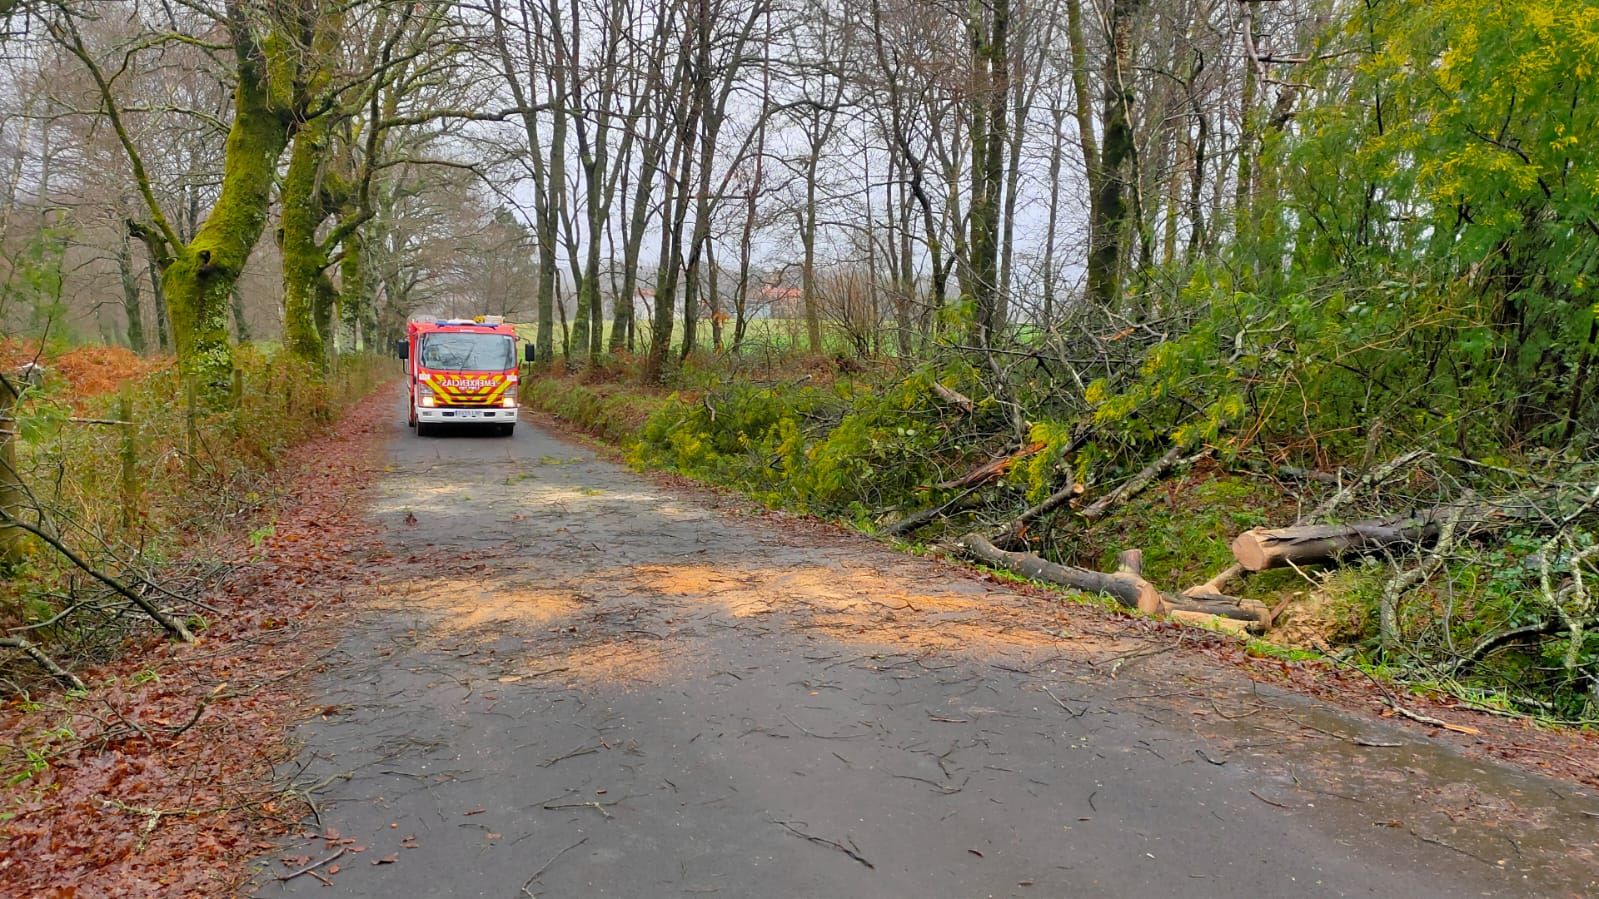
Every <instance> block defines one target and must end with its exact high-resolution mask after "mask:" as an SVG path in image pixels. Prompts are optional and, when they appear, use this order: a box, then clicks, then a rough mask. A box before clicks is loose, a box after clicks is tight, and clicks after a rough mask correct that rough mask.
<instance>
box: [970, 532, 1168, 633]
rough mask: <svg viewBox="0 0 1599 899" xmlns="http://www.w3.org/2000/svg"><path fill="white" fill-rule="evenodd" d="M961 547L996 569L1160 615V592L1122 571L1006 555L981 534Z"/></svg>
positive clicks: (1012, 553)
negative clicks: (1107, 571)
mask: <svg viewBox="0 0 1599 899" xmlns="http://www.w3.org/2000/svg"><path fill="white" fill-rule="evenodd" d="M960 546H961V547H962V548H963V549H965V550H966V552H967V553H968V554H970V555H971V556H972V557H973V558H976V559H978V560H979V561H982V562H987V563H988V564H990V565H993V566H995V567H997V568H1004V569H1007V570H1009V571H1014V572H1016V573H1017V574H1020V575H1023V576H1025V577H1030V578H1033V579H1035V580H1040V581H1048V582H1049V583H1052V584H1060V585H1061V586H1065V587H1073V588H1075V589H1078V590H1082V591H1084V592H1085V593H1103V594H1106V595H1108V596H1113V597H1115V598H1116V601H1117V602H1119V603H1121V604H1122V605H1124V606H1127V607H1128V608H1136V609H1139V610H1140V611H1148V612H1150V613H1152V614H1153V613H1155V612H1158V611H1160V605H1159V603H1160V591H1159V590H1156V589H1155V588H1154V586H1153V585H1151V584H1150V583H1149V582H1148V581H1146V580H1144V579H1143V577H1142V576H1140V575H1138V574H1136V573H1134V572H1130V571H1126V570H1120V571H1117V572H1115V573H1113V574H1106V573H1105V572H1103V571H1091V570H1089V569H1087V568H1077V567H1075V566H1072V565H1062V564H1060V563H1058V562H1051V561H1049V560H1048V559H1045V558H1042V557H1040V556H1036V555H1033V554H1032V553H1018V552H1007V551H1006V550H1003V549H1000V548H999V547H997V546H995V545H994V544H992V543H990V542H988V540H987V538H985V537H983V536H982V535H980V534H967V535H966V536H965V537H962V538H961V540H960Z"/></svg>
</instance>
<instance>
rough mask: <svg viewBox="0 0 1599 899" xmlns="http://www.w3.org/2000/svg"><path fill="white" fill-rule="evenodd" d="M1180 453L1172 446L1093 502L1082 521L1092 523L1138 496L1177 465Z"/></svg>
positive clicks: (1180, 448)
mask: <svg viewBox="0 0 1599 899" xmlns="http://www.w3.org/2000/svg"><path fill="white" fill-rule="evenodd" d="M1182 452H1183V449H1182V447H1180V446H1174V447H1172V448H1171V449H1169V450H1167V451H1166V454H1165V455H1163V456H1161V457H1160V458H1159V459H1156V460H1155V461H1154V462H1151V463H1150V464H1149V465H1148V466H1146V467H1145V468H1144V469H1143V470H1142V471H1140V472H1139V473H1138V474H1135V475H1133V476H1132V477H1130V478H1128V479H1127V480H1125V481H1123V482H1122V483H1121V484H1120V485H1118V486H1117V487H1116V489H1114V490H1112V491H1110V492H1109V493H1107V494H1105V495H1104V496H1102V497H1100V498H1099V499H1096V500H1094V502H1093V503H1092V504H1091V505H1089V506H1088V508H1086V509H1084V510H1083V519H1084V520H1086V521H1094V520H1095V519H1098V518H1102V517H1104V515H1105V513H1106V512H1109V511H1110V509H1111V507H1112V506H1114V505H1116V504H1117V503H1119V502H1121V501H1122V500H1124V499H1127V498H1129V497H1132V496H1136V495H1138V494H1139V493H1140V492H1142V491H1143V489H1144V488H1145V487H1148V486H1149V485H1150V483H1151V482H1153V481H1154V480H1155V479H1156V478H1158V477H1160V476H1161V475H1163V474H1165V473H1166V470H1167V469H1168V468H1171V467H1172V466H1173V465H1175V464H1176V463H1177V458H1178V457H1179V456H1181V455H1182Z"/></svg>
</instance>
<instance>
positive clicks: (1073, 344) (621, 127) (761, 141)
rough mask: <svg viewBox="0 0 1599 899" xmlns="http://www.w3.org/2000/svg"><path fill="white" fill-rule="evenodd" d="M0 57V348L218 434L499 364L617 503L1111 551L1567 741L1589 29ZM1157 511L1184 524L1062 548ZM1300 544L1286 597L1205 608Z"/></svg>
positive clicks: (141, 0) (476, 29)
mask: <svg viewBox="0 0 1599 899" xmlns="http://www.w3.org/2000/svg"><path fill="white" fill-rule="evenodd" d="M0 13H3V14H4V22H5V33H4V37H3V38H0V67H3V69H0V70H3V72H4V74H3V76H0V78H3V83H4V84H5V85H6V88H7V89H6V90H4V91H0V188H3V190H0V251H3V258H0V279H3V281H0V323H3V328H4V331H5V333H6V334H8V335H12V336H14V337H16V338H19V339H23V340H27V341H32V342H34V344H33V345H66V344H73V343H82V342H104V343H115V344H123V345H125V346H127V347H129V348H130V349H131V350H133V351H135V352H137V353H143V354H157V355H159V354H166V353H170V354H173V355H175V357H176V359H177V363H178V368H179V374H178V375H177V376H176V380H175V382H174V383H175V384H177V385H178V387H176V388H174V390H175V392H176V391H177V390H181V391H182V394H183V395H185V396H188V397H190V406H191V408H199V409H200V410H202V411H206V410H209V412H211V413H213V414H216V415H222V414H225V413H226V411H227V409H228V408H229V405H230V404H237V403H238V402H239V401H240V399H239V398H240V395H241V390H240V388H239V386H238V384H239V377H238V376H237V375H236V374H235V372H236V371H239V370H240V366H241V365H242V366H244V368H245V369H246V370H249V371H258V370H259V368H253V369H252V368H250V366H260V365H261V364H262V363H260V362H259V361H255V360H257V357H258V356H259V354H260V353H262V352H270V353H277V354H279V356H278V358H283V359H285V360H289V362H288V363H285V364H290V363H292V364H294V365H302V366H305V369H306V371H307V372H308V375H307V377H308V378H310V379H312V380H316V379H317V378H321V377H327V375H326V374H325V373H326V372H329V371H332V370H337V369H338V367H339V365H340V363H339V362H338V360H339V359H340V358H341V357H342V356H347V355H349V354H355V353H361V352H364V351H371V350H373V349H375V348H376V349H382V348H384V347H387V346H388V345H389V342H390V341H391V340H392V339H393V338H394V337H395V336H396V335H397V333H399V330H400V328H401V327H402V326H403V323H404V322H405V320H406V319H407V318H408V317H410V316H413V315H424V314H426V315H431V314H476V313H492V314H504V315H507V316H508V317H511V318H512V319H513V320H515V321H518V322H525V323H526V324H527V327H528V330H527V334H528V336H529V337H530V338H531V339H532V340H533V341H534V342H535V343H536V345H537V347H538V351H539V356H540V358H541V359H542V360H544V362H545V363H546V364H558V365H560V366H561V367H562V369H563V370H564V371H566V372H568V373H571V372H584V373H587V374H586V375H585V376H586V377H590V378H599V377H601V376H602V375H603V376H605V377H612V378H616V377H620V378H622V379H623V380H624V381H626V382H631V383H633V384H636V385H638V386H637V387H633V388H629V389H630V390H633V391H634V392H633V393H632V394H630V395H632V396H634V397H644V396H646V395H648V396H653V397H655V400H654V401H652V403H651V404H649V405H648V409H649V416H648V421H647V422H643V423H641V424H642V426H643V427H642V435H643V436H642V439H641V442H640V444H639V448H638V449H637V450H636V452H638V453H639V454H640V458H641V459H642V460H643V461H646V462H650V463H654V464H666V465H670V466H672V467H675V468H678V469H680V470H685V471H689V472H691V473H697V474H700V475H702V476H705V477H708V478H711V479H715V480H721V481H723V482H726V483H731V484H734V485H737V486H741V487H744V488H746V489H750V490H752V491H754V492H757V493H759V494H760V495H762V496H764V497H766V498H767V499H769V500H770V501H772V502H774V503H784V504H788V505H793V506H798V507H802V508H806V509H808V510H810V511H816V512H820V513H824V514H830V515H838V516H841V517H846V518H850V519H853V520H856V521H857V522H859V523H861V524H862V525H863V526H866V527H869V528H874V529H887V530H891V531H893V532H894V533H896V534H898V535H900V536H905V537H912V536H914V535H917V534H921V535H923V537H919V538H918V539H922V538H925V539H933V540H937V539H942V538H940V537H939V536H938V535H939V534H940V533H944V532H947V537H948V539H952V540H953V539H956V538H960V537H961V535H962V534H966V533H967V532H970V533H971V534H974V535H986V536H983V539H981V540H979V541H977V542H976V543H973V542H971V541H968V542H966V543H964V544H962V545H963V546H965V548H966V549H967V550H968V551H971V552H973V553H974V554H977V555H979V556H982V557H983V558H984V559H985V561H987V562H990V563H992V564H997V565H1000V566H1002V567H1015V566H1016V565H1019V564H1021V565H1028V566H1031V565H1033V563H1034V561H1037V562H1046V563H1048V564H1056V565H1058V566H1060V565H1062V564H1064V567H1065V568H1066V569H1069V571H1068V572H1067V574H1066V575H1061V574H1060V572H1054V574H1055V575H1056V576H1057V579H1058V577H1061V576H1064V577H1066V578H1067V580H1068V582H1070V578H1071V577H1077V576H1078V575H1073V574H1071V573H1070V572H1071V571H1080V572H1088V573H1098V572H1097V571H1096V569H1103V568H1108V567H1110V565H1111V558H1113V557H1114V556H1115V555H1116V554H1117V552H1118V551H1120V550H1123V549H1131V548H1141V549H1144V550H1145V551H1146V553H1147V554H1148V556H1149V558H1148V559H1147V561H1148V562H1150V563H1154V564H1151V566H1150V568H1148V569H1140V568H1139V566H1138V565H1136V564H1128V563H1129V560H1128V559H1124V560H1123V570H1122V571H1120V572H1119V575H1121V576H1123V582H1122V586H1125V585H1126V582H1128V581H1127V579H1129V578H1131V579H1133V580H1137V581H1138V583H1139V584H1141V585H1142V586H1137V585H1135V586H1134V588H1132V590H1133V592H1132V593H1131V594H1129V596H1130V597H1131V598H1130V600H1129V604H1139V605H1140V606H1144V605H1147V606H1149V607H1150V608H1152V609H1154V610H1161V609H1163V608H1166V607H1171V608H1174V609H1177V608H1181V607H1182V606H1183V605H1184V603H1185V602H1186V601H1184V600H1180V599H1177V598H1175V597H1177V596H1178V594H1175V593H1172V592H1169V591H1174V590H1177V589H1179V588H1181V587H1183V586H1185V584H1183V583H1175V582H1174V583H1161V584H1159V588H1161V589H1158V588H1157V587H1155V586H1152V585H1151V584H1150V581H1156V580H1159V579H1160V578H1163V577H1165V578H1177V577H1188V576H1190V575H1194V574H1196V572H1193V571H1189V570H1188V569H1186V568H1184V567H1183V566H1182V565H1176V564H1174V565H1172V566H1170V567H1167V568H1162V567H1161V565H1160V564H1158V562H1159V557H1161V556H1163V555H1164V556H1185V557H1189V558H1193V559H1201V560H1209V561H1214V562H1215V565H1216V567H1218V568H1222V569H1224V570H1222V571H1221V573H1220V574H1217V572H1216V571H1205V572H1203V574H1202V577H1195V578H1194V580H1196V581H1198V580H1202V579H1204V578H1210V579H1209V580H1205V583H1204V584H1202V585H1201V586H1204V587H1206V588H1207V589H1206V590H1205V591H1200V593H1201V594H1203V596H1209V597H1212V599H1209V600H1205V602H1212V605H1211V606H1205V605H1204V602H1201V600H1200V599H1194V596H1198V595H1200V594H1192V591H1189V592H1187V593H1185V594H1183V595H1188V596H1189V598H1190V599H1192V600H1193V603H1189V604H1194V603H1197V604H1198V605H1199V606H1201V607H1202V609H1201V610H1202V611H1203V610H1208V611H1216V607H1215V606H1214V603H1215V602H1221V601H1223V600H1230V601H1235V602H1241V601H1242V600H1240V599H1239V597H1238V596H1234V595H1233V594H1234V593H1238V594H1240V595H1242V594H1243V593H1248V592H1249V591H1257V594H1258V595H1252V596H1248V597H1245V598H1246V599H1248V601H1249V602H1251V603H1254V604H1255V605H1259V606H1268V607H1276V606H1277V597H1278V596H1279V595H1282V596H1288V595H1291V594H1292V591H1294V590H1296V589H1297V590H1299V591H1301V592H1307V591H1308V592H1312V593H1316V594H1319V595H1327V594H1335V595H1336V596H1337V597H1339V598H1340V599H1339V601H1340V602H1342V603H1344V604H1345V607H1346V609H1347V612H1346V614H1345V615H1344V619H1345V621H1344V625H1345V626H1344V627H1343V628H1342V629H1341V630H1337V631H1336V632H1333V633H1324V634H1322V636H1327V637H1328V638H1329V639H1332V640H1334V641H1335V642H1336V641H1343V642H1348V643H1350V644H1351V645H1356V646H1360V647H1363V650H1364V651H1366V653H1367V654H1366V655H1364V656H1363V658H1366V659H1368V660H1371V661H1373V662H1380V663H1381V664H1385V665H1390V666H1392V667H1393V668H1394V670H1395V671H1396V672H1399V673H1403V674H1406V675H1409V676H1414V677H1415V678H1416V679H1417V680H1420V681H1423V682H1426V683H1428V684H1432V685H1438V686H1443V687H1445V688H1448V689H1453V690H1456V691H1458V692H1459V693H1460V694H1461V695H1465V696H1469V697H1471V698H1472V699H1473V701H1476V702H1479V703H1481V704H1485V705H1491V706H1494V707H1496V708H1504V709H1515V710H1517V711H1519V712H1530V713H1533V714H1538V715H1541V716H1544V717H1548V718H1552V719H1578V718H1582V719H1588V718H1591V717H1592V716H1593V715H1594V714H1595V713H1596V709H1599V705H1596V703H1599V698H1596V697H1599V638H1595V637H1594V636H1592V635H1591V634H1590V626H1591V625H1592V624H1593V623H1595V619H1596V618H1599V609H1596V608H1595V603H1594V599H1593V597H1591V596H1590V593H1589V590H1590V588H1589V583H1590V582H1591V581H1592V580H1593V579H1595V578H1599V567H1596V563H1599V549H1596V546H1599V544H1596V543H1595V537H1594V525H1595V521H1596V519H1599V515H1596V507H1599V488H1596V487H1595V486H1594V485H1595V484H1596V483H1599V464H1596V463H1595V459H1596V456H1599V452H1596V450H1599V400H1596V397H1595V393H1596V390H1595V387H1594V380H1595V373H1594V367H1595V363H1596V361H1599V360H1596V357H1599V287H1596V286H1595V285H1596V284H1599V270H1596V269H1599V158H1596V156H1599V146H1596V142H1595V141H1594V140H1593V136H1594V135H1595V134H1596V133H1599V128H1596V121H1595V119H1596V111H1599V102H1596V97H1595V94H1596V92H1599V4H1596V3H1594V2H1591V0H1565V2H1555V0H1493V2H1489V0H1363V2H1353V0H1271V2H1265V0H1036V2H1035V0H1025V2H1024V0H983V2H972V3H967V4H955V3H945V2H938V0H932V2H929V0H869V2H860V3H838V2H833V0H790V2H778V0H629V2H622V0H471V2H464V3H445V2H415V0H413V2H392V0H388V2H385V0H127V2H95V3H88V2H74V0H57V2H46V0H0ZM241 359H243V360H244V361H243V362H240V360H241ZM730 373H736V374H738V375H741V376H742V377H732V376H730ZM655 385H665V386H668V387H675V388H679V389H680V390H681V391H683V392H682V393H680V394H679V395H678V398H677V399H676V400H673V401H671V402H664V403H663V402H662V401H661V400H660V396H661V395H659V394H650V393H648V390H647V388H652V387H653V386H655ZM245 392H246V393H247V392H248V391H245ZM612 399H616V398H615V397H613V398H612ZM602 401H606V400H603V399H602V398H597V399H595V402H596V403H600V402H602ZM616 401H618V402H626V401H627V400H625V399H616ZM639 402H644V400H642V399H640V400H639ZM190 421H191V422H193V421H194V417H193V415H191V417H190ZM984 466H987V468H984ZM985 472H986V473H985ZM1163 483H1164V484H1167V485H1168V486H1170V487H1171V490H1170V491H1168V495H1169V496H1175V495H1176V493H1177V492H1180V493H1182V494H1183V496H1184V497H1185V499H1184V500H1182V501H1183V502H1190V503H1193V504H1194V508H1200V509H1221V510H1223V511H1224V513H1225V514H1223V515H1221V517H1219V518H1217V519H1215V520H1214V521H1211V525H1212V526H1210V527H1209V528H1208V532H1207V533H1203V534H1198V533H1196V534H1187V535H1183V534H1175V533H1165V534H1161V535H1154V534H1152V533H1151V532H1150V531H1149V529H1148V528H1147V527H1144V528H1143V529H1140V528H1139V527H1137V526H1135V524H1136V523H1135V522H1133V521H1127V520H1123V521H1122V522H1121V523H1120V524H1117V525H1115V526H1114V527H1110V528H1109V530H1107V527H1108V526H1107V525H1106V524H1105V522H1110V521H1113V520H1115V519H1116V516H1117V515H1119V514H1120V515H1131V516H1133V517H1134V518H1142V519H1143V520H1145V522H1146V524H1147V519H1148V515H1147V514H1146V513H1147V508H1146V507H1144V506H1139V505H1137V503H1139V502H1147V501H1148V500H1147V498H1140V497H1139V494H1142V493H1144V492H1145V491H1148V490H1150V489H1151V485H1157V486H1158V485H1160V484H1163ZM1285 484H1286V485H1287V486H1288V487H1289V488H1290V489H1289V490H1288V491H1287V492H1286V493H1285V492H1284V490H1283V486H1282V485H1285ZM1173 491H1175V492H1173ZM1285 496H1292V497H1294V499H1293V500H1292V501H1290V502H1287V503H1286V504H1285V502H1284V497H1285ZM1171 502H1173V503H1177V502H1179V501H1178V500H1176V499H1173V500H1171ZM1174 508H1179V507H1174ZM1128 510H1131V511H1128ZM1178 514H1179V517H1181V514H1182V513H1181V509H1180V508H1179V513H1178ZM1204 520H1206V521H1210V519H1204ZM1296 526H1297V527H1298V528H1301V529H1314V528H1332V529H1334V530H1336V529H1337V528H1339V527H1344V528H1345V531H1342V532H1339V533H1334V534H1326V533H1322V532H1319V531H1318V532H1316V533H1315V534H1314V535H1311V536H1306V535H1303V534H1299V533H1297V532H1296V533H1293V534H1288V535H1287V536H1283V535H1280V534H1278V535H1275V536H1272V535H1268V536H1272V539H1283V540H1290V542H1292V541H1300V542H1299V543H1294V544H1293V545H1296V546H1297V545H1302V542H1303V541H1304V540H1312V541H1322V542H1319V543H1316V547H1317V548H1316V549H1315V551H1314V552H1312V553H1311V554H1310V555H1308V556H1302V557H1301V560H1303V559H1310V560H1312V561H1314V562H1316V563H1318V564H1322V565H1323V567H1322V568H1320V569H1317V570H1316V571H1311V572H1307V571H1305V570H1302V569H1301V568H1300V567H1297V566H1289V567H1291V568H1292V571H1291V572H1289V573H1288V574H1283V573H1282V572H1275V573H1270V574H1267V575H1262V576H1259V577H1254V576H1251V577H1241V576H1240V573H1239V571H1237V570H1233V569H1229V568H1227V566H1228V565H1230V564H1231V563H1232V559H1231V558H1229V557H1228V556H1227V551H1226V547H1227V542H1228V541H1230V540H1232V539H1233V538H1234V537H1235V536H1237V534H1238V532H1239V531H1240V530H1243V529H1245V528H1246V527H1247V528H1251V529H1252V530H1251V533H1253V532H1254V529H1261V528H1265V529H1267V530H1270V529H1273V528H1275V529H1278V530H1281V529H1284V528H1287V529H1289V530H1292V529H1293V528H1294V527H1296ZM1350 526H1353V527H1355V528H1356V530H1355V531H1353V532H1350V531H1348V527H1350ZM1361 528H1364V530H1360V529H1361ZM1374 529H1377V530H1374ZM1379 530H1380V533H1379ZM1154 539H1159V540H1161V541H1164V543H1163V544H1162V545H1161V546H1153V545H1151V544H1150V543H1149V541H1151V540H1154ZM1328 540H1331V541H1333V544H1328V543H1326V542H1325V541H1328ZM1339 541H1342V542H1339ZM1273 546H1277V545H1276V544H1273ZM1217 549H1220V550H1221V552H1220V555H1217V553H1216V552H1215V550H1217ZM1235 549H1236V547H1235ZM990 550H992V551H993V552H992V553H991V552H989V551H990ZM1259 551H1260V552H1266V553H1267V555H1268V556H1269V557H1270V558H1269V560H1267V561H1261V560H1260V558H1257V562H1258V563H1259V566H1260V568H1262V569H1265V568H1271V567H1275V566H1277V565H1278V564H1279V559H1280V557H1281V556H1282V555H1283V553H1284V552H1286V553H1287V555H1288V556H1289V558H1288V561H1290V562H1293V561H1295V560H1294V559H1293V558H1292V555H1293V552H1294V551H1293V550H1287V551H1284V550H1281V548H1280V547H1278V548H1277V549H1273V548H1271V547H1267V548H1266V549H1263V550H1259ZM1272 552H1276V553H1278V555H1271V553H1272ZM995 553H997V554H998V555H995ZM1316 553H1320V555H1316ZM1007 554H1008V555H1007ZM1022 557H1025V558H1022ZM1252 558H1256V557H1252ZM1261 558H1264V557H1261ZM1238 560H1239V562H1240V563H1241V564H1242V565H1243V568H1244V569H1246V570H1247V571H1253V570H1255V569H1254V568H1252V567H1251V566H1250V564H1249V563H1248V562H1246V561H1245V555H1244V554H1240V555H1239V556H1238ZM1361 560H1365V561H1361ZM1327 563H1330V564H1327ZM1340 563H1347V564H1340ZM1029 570H1030V571H1031V573H1034V574H1038V572H1039V571H1045V570H1043V569H1037V568H1036V566H1034V567H1033V568H1031V569H1029ZM1045 573H1046V574H1048V573H1049V572H1048V571H1045ZM1212 575H1215V576H1214V577H1212ZM1278 575H1282V577H1280V578H1278V577H1277V576H1278ZM1145 576H1148V577H1149V579H1150V580H1149V581H1146V580H1144V577H1145ZM1273 578H1277V579H1275V580H1274V579H1273ZM1240 580H1242V581H1243V582H1244V583H1243V586H1240V585H1239V581H1240ZM1144 588H1148V591H1154V592H1155V593H1156V594H1161V595H1163V596H1165V599H1160V597H1159V596H1154V597H1153V598H1152V597H1151V596H1150V595H1146V594H1148V591H1146V590H1145V589H1144ZM1162 589H1164V590H1166V591H1168V592H1164V593H1162ZM1140 591H1144V592H1143V593H1141V592H1140ZM1110 592H1115V591H1114V590H1112V591H1110ZM1190 594H1192V595H1190ZM1141 595H1142V596H1143V597H1144V598H1143V599H1142V600H1140V599H1139V597H1140V596H1141ZM1217 597H1219V598H1217ZM1201 599H1203V597H1201ZM1157 600H1158V601H1157ZM1162 602H1164V603H1166V606H1162V605H1161V603H1162ZM1253 608H1254V606H1251V609H1253ZM1235 617H1236V616H1235ZM1250 617H1252V618H1259V617H1260V616H1259V614H1258V612H1257V611H1252V612H1251V613H1250ZM1275 617H1276V615H1275V614H1272V615H1270V616H1269V617H1268V618H1267V619H1266V622H1265V623H1267V624H1270V623H1271V619H1272V618H1275Z"/></svg>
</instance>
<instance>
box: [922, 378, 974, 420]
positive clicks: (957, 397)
mask: <svg viewBox="0 0 1599 899" xmlns="http://www.w3.org/2000/svg"><path fill="white" fill-rule="evenodd" d="M933 392H934V393H936V394H938V396H939V399H942V400H943V401H944V402H946V403H949V404H950V405H952V406H955V407H957V408H959V409H960V410H961V411H962V412H965V413H966V414H967V415H970V414H972V410H974V409H976V408H977V404H976V403H974V402H972V398H971V397H969V396H967V395H966V394H964V393H961V392H960V391H958V390H952V389H950V388H948V387H945V386H944V385H943V384H940V383H938V382H937V381H934V382H933Z"/></svg>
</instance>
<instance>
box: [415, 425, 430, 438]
mask: <svg viewBox="0 0 1599 899" xmlns="http://www.w3.org/2000/svg"><path fill="white" fill-rule="evenodd" d="M416 436H418V437H432V436H433V425H431V424H429V423H428V422H425V421H419V422H417V423H416Z"/></svg>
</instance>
